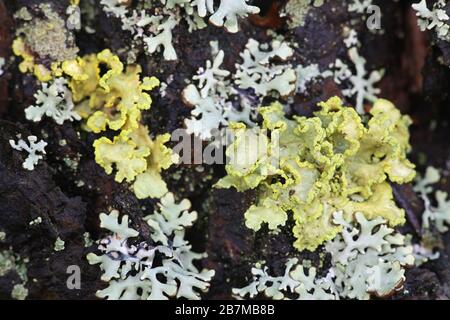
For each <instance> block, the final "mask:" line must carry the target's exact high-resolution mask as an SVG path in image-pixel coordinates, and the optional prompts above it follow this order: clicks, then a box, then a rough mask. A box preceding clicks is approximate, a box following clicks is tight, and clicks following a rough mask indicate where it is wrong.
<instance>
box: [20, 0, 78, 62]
mask: <svg viewBox="0 0 450 320" xmlns="http://www.w3.org/2000/svg"><path fill="white" fill-rule="evenodd" d="M38 10H39V12H40V15H39V16H34V17H33V18H32V19H29V17H30V13H29V12H28V11H25V10H24V9H21V10H20V11H19V12H18V13H17V14H16V17H17V18H19V19H20V18H24V19H23V23H22V25H21V26H20V27H19V28H18V29H17V31H16V34H17V35H18V36H22V37H23V38H24V41H25V43H26V45H27V46H28V48H29V49H30V50H31V51H32V52H34V53H35V54H37V55H38V56H39V57H40V58H41V59H45V58H50V59H51V61H55V62H61V61H64V60H69V59H74V58H75V57H76V55H77V52H78V48H77V47H76V45H75V39H74V37H73V34H72V33H71V32H69V31H68V30H67V28H66V22H65V21H64V19H62V18H61V17H60V16H59V15H58V13H57V12H56V11H55V10H54V9H53V8H52V6H51V5H50V4H48V3H43V4H40V5H39V6H38Z"/></svg>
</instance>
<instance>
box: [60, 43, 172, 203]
mask: <svg viewBox="0 0 450 320" xmlns="http://www.w3.org/2000/svg"><path fill="white" fill-rule="evenodd" d="M101 65H103V66H105V67H106V69H107V70H106V72H105V73H104V74H103V75H101V74H100V72H101V71H100V70H101V68H100V67H101ZM62 70H63V71H64V73H65V74H66V75H67V76H69V77H70V80H69V87H70V88H71V90H72V95H73V99H74V101H75V102H76V103H77V107H76V111H77V112H78V114H79V115H80V116H81V117H82V118H84V119H85V120H86V126H85V128H86V130H89V131H92V132H94V133H101V132H103V131H105V130H107V129H111V130H115V131H118V130H120V133H119V134H118V135H117V136H116V137H114V139H113V140H110V139H109V138H106V137H101V138H100V139H97V140H96V141H95V142H94V148H95V160H96V162H97V163H98V164H99V165H100V166H102V167H103V168H104V169H105V171H106V173H108V174H111V173H113V171H115V180H116V181H117V182H122V181H123V180H126V181H127V182H129V183H133V182H134V183H133V185H132V189H133V190H134V192H135V194H136V196H137V197H138V198H140V199H142V198H148V197H155V198H159V197H162V196H163V195H164V194H165V193H167V191H168V190H167V187H166V184H165V182H164V181H163V179H162V177H161V171H162V170H164V169H167V168H169V167H170V166H171V165H172V164H173V163H175V162H176V161H177V159H176V157H175V156H174V155H173V154H172V150H170V149H169V148H167V147H166V146H165V144H166V143H167V142H168V141H169V140H170V135H169V134H165V135H160V136H157V137H156V138H155V139H152V138H151V136H150V133H149V131H148V128H147V127H146V126H144V125H143V124H142V123H140V120H141V112H142V111H143V110H148V109H149V108H150V106H151V103H152V99H151V97H150V95H149V94H148V93H147V92H146V91H150V90H152V89H153V88H154V87H156V86H158V85H159V81H158V79H156V78H155V77H144V78H143V79H142V81H141V79H140V73H141V71H142V70H141V67H140V66H138V65H133V66H128V67H127V68H126V70H125V71H124V67H123V64H122V62H121V61H120V59H119V58H118V57H117V56H115V55H113V54H112V53H111V51H110V50H104V51H102V52H100V53H99V54H97V55H88V56H86V57H84V58H78V59H76V60H72V61H66V62H64V63H63V64H62Z"/></svg>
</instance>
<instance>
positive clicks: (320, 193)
mask: <svg viewBox="0 0 450 320" xmlns="http://www.w3.org/2000/svg"><path fill="white" fill-rule="evenodd" d="M319 106H320V107H321V110H320V111H318V112H316V113H315V117H312V118H306V117H294V119H292V120H291V119H288V118H286V116H285V113H284V111H283V106H282V105H280V104H278V103H275V104H272V105H271V106H270V107H265V108H261V109H260V114H261V116H262V119H263V124H262V127H261V129H262V130H261V131H255V130H246V127H245V125H244V124H234V125H232V128H233V129H234V131H235V140H234V142H233V143H232V144H231V145H230V146H229V147H228V149H227V156H228V157H229V160H230V162H229V164H227V166H226V170H227V173H228V175H227V176H226V177H224V178H223V179H222V180H220V181H219V183H218V184H217V186H218V187H222V188H230V187H235V188H236V189H237V190H238V191H246V190H249V189H257V191H258V200H257V203H256V204H255V205H252V206H251V207H250V208H249V209H248V210H247V212H246V213H245V218H246V225H247V227H249V228H251V229H253V230H255V231H258V230H259V229H260V228H261V226H262V224H263V223H268V224H269V228H270V229H276V228H278V227H279V226H282V225H284V224H285V222H286V220H287V216H288V214H289V213H290V212H292V213H293V217H294V221H295V223H296V225H295V227H294V229H293V233H294V235H295V237H296V238H297V240H296V242H295V244H294V245H295V247H296V248H298V249H299V250H303V249H308V250H315V249H316V248H317V246H318V245H320V244H322V243H323V242H325V241H327V240H331V239H333V238H334V237H335V236H336V235H337V234H338V233H339V232H340V231H341V227H340V226H336V225H335V224H333V223H332V221H331V216H332V214H333V212H335V211H338V210H344V212H345V214H346V216H347V217H349V218H351V216H352V215H353V213H354V212H363V213H364V215H365V216H366V217H367V218H368V219H373V218H376V217H383V218H385V219H386V220H388V222H389V224H390V225H391V226H395V225H399V224H403V223H404V222H405V218H404V210H403V209H400V208H398V207H397V206H396V204H395V202H394V200H393V194H392V188H391V187H390V185H389V181H391V182H396V183H399V184H402V183H407V182H410V181H411V180H412V179H413V178H414V176H415V171H414V165H413V164H412V163H411V162H409V161H408V160H407V158H406V154H407V152H408V151H409V150H410V145H409V132H408V126H409V125H410V123H411V120H410V119H409V117H407V116H402V115H401V114H400V112H399V111H398V110H397V109H396V108H395V106H394V105H393V104H392V103H390V102H388V101H386V100H378V101H377V102H376V103H375V104H374V106H373V108H372V109H371V111H370V114H371V118H370V119H369V120H368V121H364V120H363V119H362V118H361V117H360V116H359V115H358V114H357V113H356V111H355V110H354V109H353V108H346V107H344V106H343V105H342V101H341V100H340V99H339V98H337V97H335V98H332V99H330V100H329V101H327V102H324V103H320V104H319ZM268 132H270V134H268Z"/></svg>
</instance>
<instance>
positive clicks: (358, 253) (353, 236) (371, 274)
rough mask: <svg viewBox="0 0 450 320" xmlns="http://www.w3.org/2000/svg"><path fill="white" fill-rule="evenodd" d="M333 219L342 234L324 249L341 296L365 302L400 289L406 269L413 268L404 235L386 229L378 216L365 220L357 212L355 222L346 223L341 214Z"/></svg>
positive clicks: (383, 221)
mask: <svg viewBox="0 0 450 320" xmlns="http://www.w3.org/2000/svg"><path fill="white" fill-rule="evenodd" d="M333 217H334V218H333V222H334V223H335V224H336V225H341V226H342V227H343V231H342V233H341V234H339V235H338V236H337V237H336V238H335V239H333V240H332V241H330V242H329V243H327V245H326V246H325V248H326V251H327V252H329V253H331V257H332V258H331V263H332V272H333V274H334V275H335V280H334V283H335V286H336V290H337V291H338V292H339V295H340V297H343V298H350V299H359V300H366V299H369V298H370V297H371V296H372V295H375V296H377V297H386V296H389V295H390V294H392V293H394V292H395V291H397V290H400V289H401V288H402V286H403V283H404V281H405V268H406V267H412V266H413V265H414V255H413V248H412V246H411V245H409V244H407V243H406V238H405V236H403V235H402V234H400V233H398V232H395V231H394V230H393V229H391V228H389V227H388V226H387V225H386V221H385V220H384V219H383V218H380V217H379V218H376V219H373V220H367V219H366V218H365V217H364V215H363V214H362V213H359V212H357V213H356V214H355V219H356V222H355V223H348V222H347V221H346V220H345V219H344V218H343V213H342V212H336V213H335V214H334V216H333Z"/></svg>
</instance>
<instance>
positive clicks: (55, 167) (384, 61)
mask: <svg viewBox="0 0 450 320" xmlns="http://www.w3.org/2000/svg"><path fill="white" fill-rule="evenodd" d="M40 2H41V1H31V0H21V1H5V0H0V56H3V57H6V59H7V66H6V70H5V74H4V75H3V76H1V77H0V119H1V120H0V231H3V232H5V233H6V239H5V241H3V242H1V243H0V250H1V249H7V248H12V249H13V251H14V252H16V253H17V254H19V255H20V256H21V257H27V258H28V259H29V263H28V264H27V267H28V276H29V279H30V281H28V283H27V288H28V289H29V292H30V294H29V298H35V299H91V298H94V297H95V291H96V290H98V289H99V288H102V286H104V283H103V282H102V281H100V271H99V268H98V267H97V266H89V265H88V264H87V261H86V258H85V257H86V254H87V253H88V252H89V251H92V250H94V246H92V247H90V248H85V247H84V240H83V234H84V232H86V231H87V232H89V233H90V234H91V236H92V238H93V239H99V238H100V237H101V236H102V231H101V230H100V228H99V219H98V215H99V213H100V212H106V211H108V210H109V209H110V208H116V209H119V210H120V211H121V212H126V213H127V214H128V215H130V218H131V222H132V225H133V227H134V228H135V229H137V230H138V231H140V233H141V235H142V236H143V237H146V236H148V234H149V229H148V226H147V225H146V224H145V223H143V220H142V217H143V216H144V212H143V210H142V206H145V207H146V210H152V208H153V206H154V205H155V201H152V200H146V201H138V200H137V199H136V197H135V196H134V195H133V193H132V192H131V191H129V189H128V188H127V186H126V185H124V184H118V183H116V182H114V178H113V176H108V175H106V174H105V173H104V170H103V169H102V168H100V167H99V166H98V165H97V164H96V163H95V161H94V152H93V148H92V142H93V141H94V139H95V138H96V137H95V135H94V134H92V133H87V132H83V131H81V130H80V126H79V124H77V123H67V122H66V123H65V124H64V125H62V126H57V125H55V123H53V122H52V121H49V120H48V119H43V120H42V121H41V122H40V123H37V124H35V123H31V122H29V121H26V119H25V117H24V108H26V107H28V106H29V105H30V104H32V103H33V101H34V99H33V94H34V92H35V91H36V90H37V88H38V84H37V83H36V81H35V79H34V78H33V76H31V75H25V74H22V73H20V72H19V71H18V68H17V64H18V59H14V57H12V56H11V49H10V47H11V41H12V39H13V38H14V37H15V29H16V28H17V25H15V23H16V22H15V21H14V19H13V14H14V12H15V11H16V10H18V9H19V8H21V7H22V6H27V7H28V8H32V7H33V5H34V4H36V3H40ZM47 2H49V3H52V4H54V5H56V8H59V9H58V10H60V12H61V15H62V16H64V14H63V12H64V8H65V6H66V5H67V3H68V1H59V0H54V1H47ZM258 2H259V3H260V4H261V5H262V6H263V7H264V8H266V10H264V12H263V15H262V16H258V17H252V18H251V19H248V20H245V21H241V24H240V25H241V30H242V32H239V33H237V34H229V33H226V32H225V31H224V30H222V29H220V28H216V27H213V26H208V27H207V28H205V29H204V30H200V31H197V32H196V33H195V36H191V35H189V34H188V33H187V31H186V28H181V27H177V28H176V29H175V31H174V43H175V44H176V45H175V48H176V51H177V53H178V56H179V59H178V60H177V61H175V62H167V61H164V60H163V59H162V57H161V55H158V54H155V55H153V56H151V57H149V56H146V55H145V54H143V53H142V50H141V51H140V52H141V53H142V54H140V55H139V56H138V62H139V64H141V65H142V67H143V69H144V74H146V75H155V76H157V77H159V78H160V79H161V80H163V81H165V80H166V79H168V78H169V76H171V75H173V77H174V78H173V81H172V82H171V84H170V86H169V87H168V88H167V91H166V92H167V94H166V96H165V97H161V96H159V94H158V93H157V92H155V93H154V94H153V100H154V103H153V106H152V110H151V112H148V113H145V115H144V122H145V123H146V124H147V125H148V126H149V128H151V131H152V133H155V134H156V133H166V132H171V131H173V130H175V129H177V128H179V127H182V125H183V119H185V118H186V117H187V116H188V115H189V112H190V110H189V108H187V107H186V106H185V105H184V104H183V102H182V101H181V99H180V93H181V90H182V89H183V88H184V86H185V79H188V78H190V77H191V76H192V75H193V74H195V72H196V70H197V69H198V68H199V66H203V64H204V61H205V60H208V59H210V58H211V57H210V52H209V49H205V48H209V42H210V41H211V40H215V39H218V40H219V41H220V43H225V44H227V45H226V46H223V49H224V51H225V62H224V67H225V68H227V69H229V70H234V65H235V63H236V61H237V60H238V59H239V52H241V51H242V49H243V48H244V46H245V44H246V42H247V40H248V39H249V38H250V37H251V38H254V39H256V40H259V41H267V40H268V39H269V37H268V36H267V35H266V30H267V28H268V27H272V28H276V30H277V32H278V33H279V34H282V35H283V36H285V37H286V39H289V40H294V41H296V42H297V43H298V44H299V46H298V48H297V49H296V53H295V57H294V64H295V65H296V64H303V63H308V62H311V61H319V64H320V65H321V66H322V67H327V66H328V65H329V64H330V63H332V62H334V61H335V60H336V58H337V57H344V56H345V55H346V48H345V47H344V46H343V44H342V41H341V40H342V35H341V30H342V27H343V26H344V25H347V26H349V27H352V28H354V29H355V30H356V31H358V33H359V35H360V40H361V42H362V47H361V53H362V55H363V56H365V57H366V58H367V60H368V65H369V66H370V69H371V70H373V69H379V68H384V69H385V70H386V75H385V77H384V79H383V81H382V83H381V85H380V87H381V89H382V94H381V95H380V96H382V97H385V98H388V99H390V100H392V101H393V102H395V103H396V105H397V106H398V107H399V108H400V109H401V110H402V112H404V113H408V114H410V115H411V116H412V117H413V119H414V126H413V127H412V145H413V153H412V155H411V157H412V158H413V159H414V160H417V161H418V160H419V158H420V157H423V155H426V159H427V161H426V164H424V165H421V166H419V169H421V170H423V169H424V168H425V167H426V165H434V166H436V167H439V168H444V170H446V171H447V172H448V171H449V170H450V140H449V139H448V132H449V129H448V126H447V121H448V120H449V113H450V111H449V110H450V109H449V107H448V105H449V102H450V101H449V100H450V99H449V96H448V92H449V91H448V84H449V83H450V71H449V67H450V45H449V44H448V43H444V42H442V41H437V45H436V46H431V45H430V43H431V42H430V40H431V39H427V38H426V35H425V34H424V33H422V32H420V31H419V29H418V28H417V25H416V18H415V16H414V13H413V12H412V11H411V9H410V4H411V3H410V2H409V1H399V2H395V1H375V2H376V3H378V4H380V5H381V6H382V8H383V28H384V30H385V31H386V32H385V34H384V35H374V34H372V33H371V32H368V30H367V29H366V27H365V24H364V23H363V21H362V20H361V19H355V16H354V15H352V14H349V13H348V11H347V10H346V8H347V2H348V1H326V3H325V5H323V6H321V7H320V8H314V9H311V11H310V12H309V15H308V18H307V22H306V25H305V27H299V28H296V29H294V30H290V29H288V28H287V26H286V23H285V21H284V20H283V19H282V18H279V16H278V9H279V8H281V7H282V5H283V1H274V2H273V3H271V1H258ZM95 29H96V33H95V34H87V33H85V32H79V33H78V34H77V35H76V41H77V45H78V47H79V48H80V54H85V53H90V52H95V51H99V50H101V49H103V48H110V49H111V50H113V51H115V52H117V53H118V54H119V55H120V56H121V57H122V58H123V59H125V56H126V55H125V53H126V52H127V48H128V47H127V46H128V45H129V41H128V40H129V35H128V34H127V32H125V31H122V30H121V27H120V22H119V21H118V20H116V19H112V18H108V17H107V16H106V15H105V14H104V13H102V12H101V10H99V11H98V17H97V19H96V20H95ZM434 40H436V39H434ZM333 95H340V96H342V94H341V92H340V89H339V88H338V87H337V86H336V85H335V84H334V82H333V81H327V82H325V83H324V84H318V85H315V86H314V87H313V88H312V89H311V90H309V92H308V94H307V95H297V96H296V97H295V106H294V112H295V113H296V114H298V115H310V114H311V112H312V111H313V110H314V109H315V105H316V103H317V102H319V101H322V100H324V99H326V98H328V97H330V96H333ZM348 102H349V103H351V102H352V101H348ZM433 119H436V120H437V127H436V129H435V130H433V131H430V130H429V126H430V123H431V121H432V120H433ZM78 132H80V133H79V134H78ZM19 133H20V134H22V136H27V135H29V134H31V133H33V134H36V135H38V136H42V135H43V134H45V135H46V136H48V139H46V141H47V142H48V143H49V145H48V147H47V148H46V150H47V155H46V158H45V161H41V162H40V164H39V165H38V166H37V168H36V169H35V170H34V171H25V170H23V169H22V167H21V163H22V161H23V159H22V156H21V154H20V153H17V152H13V150H12V149H11V147H10V146H9V143H8V140H9V139H11V138H14V137H15V136H16V135H17V134H19ZM63 139H64V140H66V142H67V143H66V144H65V145H61V144H60V143H59V142H60V141H61V140H63ZM67 158H69V159H79V161H78V164H77V165H76V166H75V167H72V166H68V165H67V161H66V159H67ZM174 173H176V175H175V174H174ZM223 175H224V169H223V168H221V167H206V166H205V168H204V170H203V171H200V170H196V168H195V166H178V167H176V168H172V169H170V170H168V171H166V172H165V173H164V178H165V180H166V181H167V182H168V184H169V189H170V190H174V191H175V190H176V191H175V192H176V194H177V195H178V196H179V197H187V198H189V199H190V200H191V201H192V203H193V207H194V209H196V210H197V211H198V212H199V221H198V222H197V224H196V225H195V226H194V227H193V228H192V229H191V230H190V231H189V233H188V235H189V238H190V240H191V241H192V242H193V244H194V247H195V248H197V249H198V250H206V251H207V253H208V255H209V257H208V258H207V259H205V261H204V262H203V264H204V266H205V267H208V268H211V269H214V270H216V276H215V277H214V280H213V282H212V283H211V289H210V291H209V293H207V294H206V295H205V297H206V298H213V299H214V298H230V291H231V288H232V287H235V286H241V285H243V284H244V283H245V282H246V280H248V279H249V277H250V268H251V266H252V265H253V264H254V263H255V262H256V261H260V260H265V261H266V262H267V265H268V266H269V269H270V270H271V271H272V272H274V273H281V272H282V270H283V266H284V262H285V257H286V255H288V254H289V255H291V256H298V257H302V258H308V259H310V260H312V262H313V264H317V263H318V259H319V258H318V254H308V253H306V254H305V253H302V254H300V253H298V252H296V251H295V250H294V248H293V247H292V242H293V238H292V235H291V232H290V231H289V230H290V226H286V227H285V228H284V229H283V230H282V232H281V233H280V234H278V235H276V236H273V235H271V236H269V235H268V231H267V229H265V230H262V231H261V232H259V233H257V234H255V233H253V232H251V231H250V230H248V229H247V228H246V227H245V226H244V217H243V214H244V212H245V211H246V209H247V208H248V207H249V206H250V204H251V203H252V201H253V200H254V194H253V193H252V192H247V193H245V194H242V193H238V192H236V191H233V190H215V189H214V188H213V185H214V183H215V182H216V181H217V180H218V179H219V178H220V177H222V176H223ZM179 177H181V178H179ZM443 180H445V179H443ZM79 181H83V182H84V185H83V186H81V187H80V186H77V183H78V182H79ZM440 187H441V189H442V190H446V191H450V180H449V179H446V181H443V182H442V185H441V186H440ZM394 190H395V197H396V200H397V202H398V204H399V205H400V206H401V207H403V208H404V209H405V210H406V212H407V215H408V224H407V225H406V226H405V227H404V228H405V230H406V231H408V232H411V233H413V234H414V235H415V236H416V237H420V236H421V234H420V229H421V228H420V224H421V221H420V215H421V212H422V210H423V203H422V201H421V200H420V199H419V198H418V197H417V196H416V194H415V193H414V192H412V190H411V186H410V185H408V186H402V187H399V186H394ZM39 216H40V217H42V220H43V222H42V223H41V224H39V225H37V226H30V225H29V222H30V221H32V220H33V219H36V218H37V217H39ZM292 223H293V222H292V221H291V222H290V224H291V225H292ZM57 237H61V238H63V239H64V240H65V250H63V251H59V252H55V251H54V250H53V247H54V242H55V240H56V239H57ZM449 241H450V234H447V235H445V236H444V237H443V239H442V247H443V250H442V254H441V258H440V259H438V260H437V261H434V262H430V263H427V264H425V265H423V266H422V267H420V268H413V269H411V270H409V271H408V273H407V282H406V284H405V288H406V289H407V291H406V292H407V293H404V294H400V295H397V296H396V298H397V299H398V298H407V299H434V298H442V299H444V298H449V297H450V289H449V284H450V266H449V264H450V260H449V259H450V258H449V257H450V246H448V245H447V244H448V243H449ZM69 265H78V266H80V268H81V270H82V287H81V290H69V289H67V286H66V280H67V273H66V270H67V266H69ZM17 277H18V276H17V275H16V274H11V273H9V274H6V275H5V276H3V277H0V298H9V297H10V292H11V288H12V284H13V283H16V282H17V281H18V279H17Z"/></svg>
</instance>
